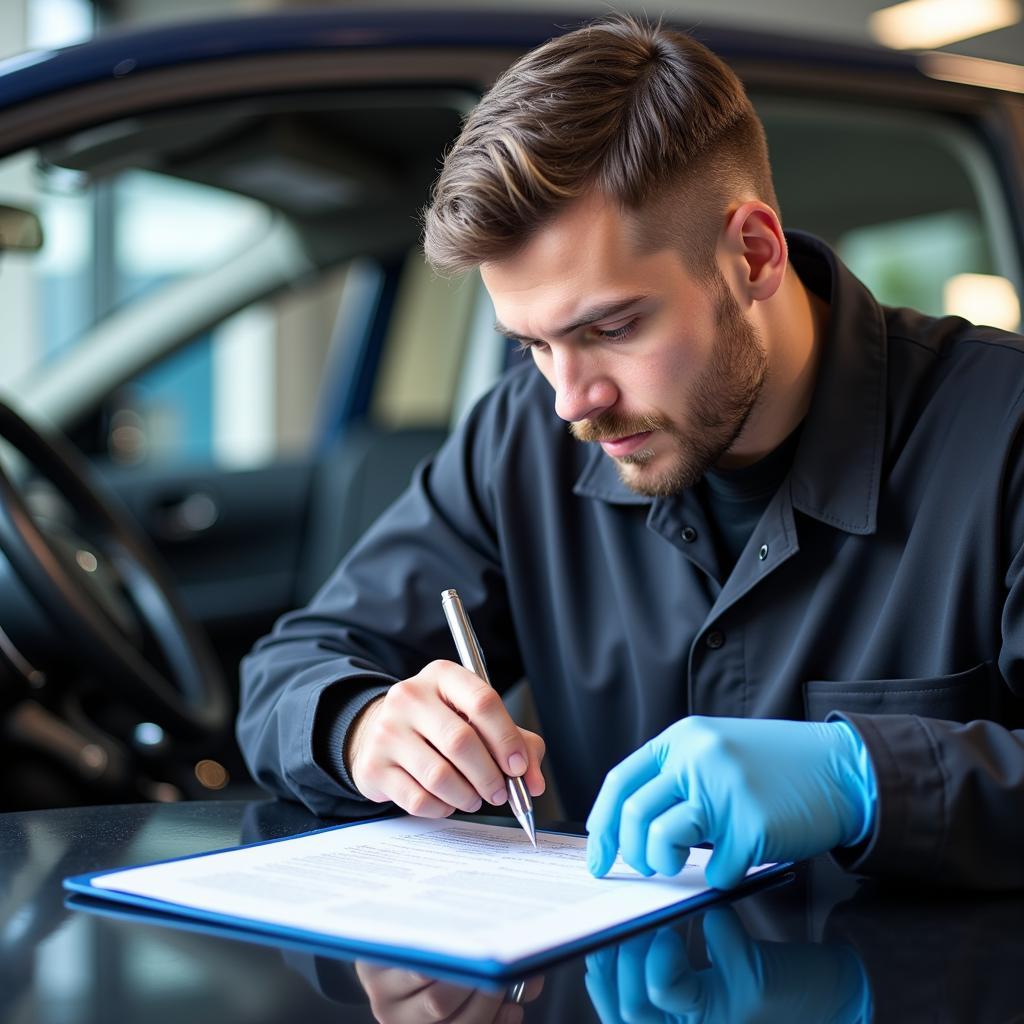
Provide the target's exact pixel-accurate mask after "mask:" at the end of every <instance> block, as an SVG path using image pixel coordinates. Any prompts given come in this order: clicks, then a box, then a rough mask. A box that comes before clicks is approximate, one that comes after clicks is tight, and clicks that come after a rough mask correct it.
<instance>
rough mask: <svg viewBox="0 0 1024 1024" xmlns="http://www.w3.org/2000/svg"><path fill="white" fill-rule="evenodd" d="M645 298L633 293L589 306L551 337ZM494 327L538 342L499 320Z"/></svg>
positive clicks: (515, 337) (514, 338) (516, 338)
mask: <svg viewBox="0 0 1024 1024" xmlns="http://www.w3.org/2000/svg"><path fill="white" fill-rule="evenodd" d="M646 298H647V296H646V295H633V296H631V297H630V298H628V299H616V300H615V301H614V302H605V303H603V304H602V305H600V306H591V308H590V309H588V310H587V311H586V312H585V313H582V314H581V315H580V316H578V317H577V318H576V319H575V320H572V321H570V322H569V323H567V324H565V325H563V326H562V327H559V328H558V330H556V331H554V332H553V334H552V337H555V338H564V337H565V336H566V335H567V334H572V333H573V331H578V330H579V329H580V328H581V327H587V326H589V325H590V324H593V323H597V322H598V321H599V320H605V319H607V318H608V317H610V316H614V315H615V314H616V313H621V312H622V311H623V310H624V309H629V307H630V306H635V305H636V304H637V303H638V302H642V301H643V300H644V299H646ZM494 329H495V330H496V331H497V332H498V333H499V334H504V335H505V337H506V338H510V339H511V340H512V341H532V342H537V343H539V342H540V339H539V338H531V337H529V336H528V335H525V334H517V333H516V332H515V331H513V330H510V329H509V328H508V327H506V326H505V325H504V324H503V323H502V322H501V321H500V320H495V321H494Z"/></svg>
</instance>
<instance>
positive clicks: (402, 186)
mask: <svg viewBox="0 0 1024 1024" xmlns="http://www.w3.org/2000/svg"><path fill="white" fill-rule="evenodd" d="M466 102H467V101H466V99H465V96H464V94H463V93H456V92H453V91H452V90H450V89H447V88H446V89H444V90H442V91H440V92H439V93H438V94H437V96H436V97H435V96H433V95H432V94H431V92H430V91H429V90H420V91H416V92H415V93H404V92H402V91H396V90H391V91H387V92H384V93H357V92H351V93H339V94H338V95H336V96H327V97H325V96H323V95H318V96H312V97H308V96H295V97H272V98H267V99H265V100H253V99H246V100H242V101H237V102H236V101H232V102H230V103H225V104H221V105H218V106H214V107H203V108H197V109H192V110H183V111H173V112H162V113H160V114H154V115H152V116H150V117H147V118H132V119H130V120H126V121H121V122H116V123H112V124H107V125H101V126H98V127H95V128H89V129H87V130H83V131H81V132H78V133H75V134H74V135H71V136H68V137H65V138H58V139H54V140H52V141H51V142H49V143H47V144H45V145H44V146H41V147H39V148H38V149H37V150H35V151H33V152H31V153H22V154H19V155H17V156H14V157H9V158H7V159H6V160H4V161H0V202H7V203H9V204H14V205H18V206H23V207H29V208H32V209H34V210H35V211H36V212H37V213H38V214H39V216H40V218H41V220H42V222H43V228H44V234H45V243H44V246H43V249H42V251H41V252H38V253H6V254H4V256H3V259H2V266H0V299H5V300H6V302H5V305H6V307H7V308H8V309H9V310H10V311H12V314H13V316H14V318H15V320H16V322H17V330H16V331H15V332H14V333H15V334H16V336H17V341H16V342H15V343H14V344H12V345H11V346H10V352H9V353H8V360H7V367H8V372H7V374H6V375H5V384H4V386H5V388H6V393H7V396H8V397H9V398H10V399H11V400H13V401H14V402H15V404H23V405H24V407H25V408H26V411H28V412H29V413H33V412H35V413H37V414H38V415H40V416H41V417H43V418H45V419H49V420H51V421H53V422H57V423H59V424H60V425H62V426H63V427H64V428H65V429H66V430H70V431H71V432H72V435H73V437H74V438H75V440H76V441H77V442H78V443H79V444H80V445H81V446H82V447H83V448H84V449H85V450H86V451H87V452H88V453H89V454H92V455H94V456H98V457H109V458H110V459H112V460H114V461H115V462H117V463H120V464H123V465H139V464H146V465H150V466H153V465H163V464H174V465H181V464H191V465H197V464H208V465H213V466H217V467H223V468H252V467H256V466H260V465H265V464H267V463H268V462H271V461H273V460H275V459H279V458H287V457H290V456H293V455H297V454H303V453H305V452H307V451H309V450H310V449H311V448H312V447H314V446H315V445H316V444H317V443H319V442H320V441H322V440H323V436H324V434H325V432H327V433H329V432H331V431H336V430H337V429H338V427H339V425H340V422H341V419H342V418H343V417H344V416H345V415H349V414H350V413H351V412H352V410H351V409H350V405H351V403H350V402H349V397H350V396H347V395H346V394H345V388H346V384H347V381H348V380H356V378H358V380H356V383H357V384H358V386H360V387H364V388H367V389H368V388H370V387H372V386H373V374H372V373H371V374H368V375H367V374H365V373H364V371H365V367H364V366H362V365H360V363H359V361H358V359H352V358H348V357H347V356H346V354H345V353H346V352H348V351H350V350H351V349H353V348H359V347H360V346H361V345H363V344H364V342H366V340H367V337H369V336H371V335H372V338H371V340H372V341H373V344H374V345H377V346H378V347H380V344H379V343H380V342H383V353H384V355H383V357H382V358H383V360H384V362H383V363H382V365H384V367H385V371H384V373H383V374H382V375H381V381H380V385H379V387H377V389H376V391H377V393H379V395H380V396H381V397H380V399H379V407H380V409H381V410H382V411H381V414H380V417H379V418H380V422H381V423H382V424H384V425H408V424H412V423H420V424H430V423H434V422H437V421H438V420H439V418H440V420H441V421H443V422H447V418H448V407H450V405H451V402H452V392H453V389H454V383H453V382H454V378H455V375H456V374H457V373H458V363H459V359H460V356H461V347H460V344H461V343H460V342H459V341H458V335H459V333H460V332H462V331H463V330H464V329H465V324H464V317H463V316H462V314H461V313H460V312H459V311H458V309H455V310H454V311H452V312H449V310H448V307H447V305H446V303H445V302H443V301H439V299H438V295H436V294H435V293H434V292H432V290H431V288H430V286H429V282H428V283H427V284H426V285H425V284H424V281H425V280H426V278H427V277H429V275H427V274H426V268H425V265H424V263H423V258H422V255H421V254H420V253H419V252H418V251H417V249H416V239H417V235H418V231H419V222H418V211H419V208H420V206H421V205H422V201H423V197H424V195H425V194H426V191H427V189H428V188H429V184H430V181H431V179H432V177H433V173H434V169H435V164H436V159H437V154H438V153H439V152H441V151H442V149H443V148H444V146H445V144H447V143H448V142H449V141H450V139H451V138H452V137H453V136H454V134H455V133H456V131H457V129H458V125H459V121H460V118H461V117H462V115H463V113H464V110H465V104H466ZM432 295H433V296H434V297H433V298H431V296H432ZM377 307H379V309H378V308H377ZM392 312H393V315H392ZM428 323H430V324H433V325H434V327H433V329H434V330H435V332H436V336H437V337H438V338H439V340H440V342H441V345H442V347H443V351H442V352H441V355H440V356H439V357H438V358H436V359H434V360H433V361H432V362H431V363H430V365H427V364H423V366H422V367H421V369H420V370H419V371H417V372H416V374H415V376H417V377H418V381H417V384H418V386H417V387H411V386H410V375H409V370H408V368H407V367H405V365H404V356H403V355H401V353H407V352H408V351H409V344H408V341H409V339H413V338H415V337H417V336H420V335H422V333H423V329H424V327H425V326H426V325H427V324H428ZM453 329H454V331H455V334H453ZM453 342H454V347H453ZM392 346H394V347H395V348H396V350H400V354H399V356H398V357H388V356H387V352H388V351H389V349H390V348H391V347H392ZM375 358H376V357H375ZM346 375H347V376H346ZM360 375H363V376H365V377H366V379H365V380H363V379H362V377H361V376H360ZM439 395H440V396H441V397H438V396H439ZM445 395H446V396H447V397H445ZM371 398H372V396H370V395H366V396H364V398H363V400H362V402H361V405H360V406H359V408H358V409H356V410H355V412H354V413H352V414H353V415H355V414H359V415H362V414H364V413H365V409H366V407H367V406H368V405H369V404H370V401H371ZM372 401H373V402H374V403H375V404H376V403H377V399H376V398H372ZM360 409H361V410H363V411H362V412H360Z"/></svg>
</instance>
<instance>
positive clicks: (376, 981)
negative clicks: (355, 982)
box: [355, 962, 434, 1024]
mask: <svg viewBox="0 0 1024 1024" xmlns="http://www.w3.org/2000/svg"><path fill="white" fill-rule="evenodd" d="M355 969H356V976H357V977H358V978H359V983H360V984H361V985H362V986H363V990H364V991H365V992H366V995H367V998H368V999H369V1001H370V1009H371V1010H372V1011H373V1015H374V1017H376V1018H377V1019H378V1020H387V1021H393V1022H395V1024H404V1022H406V1021H409V1022H411V1021H412V1020H413V1019H416V1018H422V1013H421V1012H419V1011H417V1010H416V1006H417V1005H418V1004H417V998H418V997H419V996H420V995H421V993H423V992H425V991H426V990H427V989H429V988H430V987H431V986H432V985H433V984H434V982H433V981H432V979H430V978H425V977H424V976H423V975H422V974H416V973H415V972H413V971H407V970H403V969H401V968H392V967H379V966H376V965H374V964H368V963H365V962H357V963H356V965H355Z"/></svg>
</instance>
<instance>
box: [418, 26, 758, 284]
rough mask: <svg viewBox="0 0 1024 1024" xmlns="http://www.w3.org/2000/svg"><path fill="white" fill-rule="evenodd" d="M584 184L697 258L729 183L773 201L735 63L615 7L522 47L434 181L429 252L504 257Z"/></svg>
mask: <svg viewBox="0 0 1024 1024" xmlns="http://www.w3.org/2000/svg"><path fill="white" fill-rule="evenodd" d="M592 188H598V189H600V190H602V191H604V192H605V193H606V194H608V195H609V196H611V197H613V198H615V199H617V200H618V202H619V203H620V204H621V205H622V206H623V207H624V208H625V209H627V210H630V211H634V212H637V213H639V214H640V216H641V219H642V220H643V221H644V222H645V226H644V231H643V239H642V241H643V243H644V247H645V248H662V247H667V246H669V245H673V244H674V245H676V246H677V247H678V248H680V249H681V250H682V251H683V252H684V253H686V254H687V256H688V257H690V258H688V262H690V263H692V264H694V265H695V266H696V267H697V268H698V269H699V268H700V266H701V265H702V264H703V265H705V266H706V262H707V260H708V257H709V256H710V255H712V254H713V252H714V244H715V241H716V240H717V237H718V233H719V230H720V227H721V224H720V218H718V217H710V216H709V214H711V213H713V212H714V211H716V210H717V211H719V212H724V211H725V207H726V206H727V204H728V201H729V199H730V198H732V196H734V195H735V194H736V193H737V192H738V191H739V190H741V189H748V190H750V191H751V192H752V193H753V195H754V196H755V197H756V198H759V199H761V200H763V201H764V202H766V203H768V204H769V205H771V206H773V207H774V208H775V209H776V210H777V209H778V202H777V200H776V198H775V191H774V188H773V186H772V179H771V170H770V167H769V164H768V147H767V144H766V142H765V137H764V129H763V128H762V126H761V122H760V119H759V118H758V116H757V114H756V113H755V111H754V108H753V106H752V105H751V103H750V100H749V99H748V98H747V95H746V92H745V91H744V89H743V85H742V84H741V83H740V80H739V79H738V78H737V77H736V75H735V74H734V73H733V72H732V70H730V68H729V67H728V66H727V65H726V64H725V63H724V62H723V61H722V60H720V59H719V58H718V57H716V56H715V55H714V54H713V53H712V52H711V51H710V50H708V49H707V48H706V47H705V46H702V45H701V44H700V43H698V42H697V41H696V40H695V39H693V38H691V37H690V36H688V35H686V34H684V33H682V32H675V31H670V30H667V29H664V28H662V27H661V26H660V25H650V24H649V23H646V22H643V21H640V20H638V19H635V18H632V17H626V16H620V17H616V18H614V19H611V20H606V21H600V22H596V23H594V24H592V25H588V26H586V27H585V28H581V29H578V30H577V31H575V32H570V33H568V34H567V35H563V36H559V37H556V38H555V39H552V40H549V41H548V42H547V43H544V44H543V45H542V46H539V47H537V48H536V49H535V50H532V51H530V52H529V53H527V54H526V55H525V56H523V57H521V58H520V59H519V60H518V61H517V62H516V63H515V64H513V65H512V66H511V67H510V68H509V69H508V70H507V71H506V72H505V73H504V74H503V75H502V76H501V77H500V78H499V79H498V81H497V82H496V83H495V85H494V87H493V88H492V89H491V90H490V91H489V92H488V93H487V94H486V95H485V96H484V98H483V99H482V100H481V102H480V104H479V105H478V106H477V107H476V109H475V110H474V111H473V112H472V113H471V114H470V116H469V117H468V119H467V120H466V123H465V125H464V126H463V129H462V133H461V134H460V136H459V138H458V140H457V141H456V142H455V144H454V145H453V146H452V148H451V150H450V151H449V152H448V154H447V156H446V157H445V161H444V166H443V168H442V170H441V174H440V176H439V177H438V179H437V182H436V183H435V185H434V191H433V196H432V201H431V204H430V206H429V207H428V208H427V210H426V212H425V227H426V230H425V235H424V251H425V252H426V255H427V259H428V260H429V261H430V263H431V264H432V265H433V266H434V267H435V269H437V270H439V271H442V272H454V271H460V270H467V269H469V268H471V267H474V266H478V265H479V264H481V263H487V262H489V261H493V260H499V259H503V258H506V257H508V256H511V255H513V254H514V253H515V252H516V250H518V249H519V248H520V247H521V246H522V245H523V244H525V242H526V241H527V240H528V239H529V238H530V236H531V235H532V233H533V232H534V231H536V230H537V229H538V228H539V227H540V226H541V225H543V224H544V223H545V222H546V221H548V220H549V219H550V218H551V217H552V216H554V215H555V214H556V213H557V212H558V211H559V210H560V209H561V208H563V207H564V206H565V205H566V204H568V203H570V202H572V201H573V200H574V199H577V198H579V197H581V196H582V195H583V194H584V193H586V192H588V191H589V190H590V189H592ZM666 203H668V204H670V210H671V212H675V213H676V214H677V215H676V216H674V217H668V218H666V216H665V214H666V212H670V211H666V210H665V209H664V206H665V204H666ZM648 210H658V213H657V215H656V216H650V217H645V216H644V213H645V212H646V211H648ZM679 212H682V213H683V214H684V216H685V218H686V227H685V233H686V236H687V237H686V238H685V239H679V238H677V237H675V234H676V233H678V231H679V229H680V225H679V223H678V221H679V220H680V217H679V216H678V213H679ZM669 222H671V224H670V223H669ZM709 250H710V252H709Z"/></svg>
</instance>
